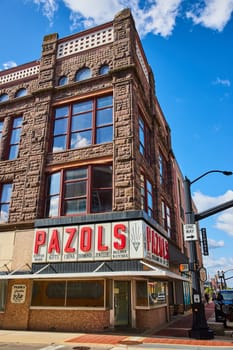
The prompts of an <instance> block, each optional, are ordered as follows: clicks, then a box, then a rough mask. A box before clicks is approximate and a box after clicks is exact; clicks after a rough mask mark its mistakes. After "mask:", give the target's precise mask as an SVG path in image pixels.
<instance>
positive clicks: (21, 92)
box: [15, 88, 27, 97]
mask: <svg viewBox="0 0 233 350" xmlns="http://www.w3.org/2000/svg"><path fill="white" fill-rule="evenodd" d="M26 95H27V89H25V88H22V89H19V90H18V91H16V94H15V97H23V96H26Z"/></svg>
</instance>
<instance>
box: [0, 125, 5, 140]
mask: <svg viewBox="0 0 233 350" xmlns="http://www.w3.org/2000/svg"><path fill="white" fill-rule="evenodd" d="M3 125H4V121H3V120H0V141H1V139H2V131H3Z"/></svg>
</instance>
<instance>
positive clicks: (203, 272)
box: [199, 267, 207, 282]
mask: <svg viewBox="0 0 233 350" xmlns="http://www.w3.org/2000/svg"><path fill="white" fill-rule="evenodd" d="M199 274H200V280H201V281H202V282H205V281H206V280H207V271H206V268H205V267H201V268H200V270H199Z"/></svg>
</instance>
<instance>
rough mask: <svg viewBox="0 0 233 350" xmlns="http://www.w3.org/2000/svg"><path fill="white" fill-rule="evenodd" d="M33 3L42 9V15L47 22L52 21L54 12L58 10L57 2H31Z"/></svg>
mask: <svg viewBox="0 0 233 350" xmlns="http://www.w3.org/2000/svg"><path fill="white" fill-rule="evenodd" d="M33 2H34V3H35V4H36V5H38V6H41V7H42V13H43V15H44V16H45V17H47V18H48V20H49V21H50V22H51V24H52V21H53V16H54V13H55V11H56V10H57V9H58V5H57V0H33Z"/></svg>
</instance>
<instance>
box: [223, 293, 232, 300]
mask: <svg viewBox="0 0 233 350" xmlns="http://www.w3.org/2000/svg"><path fill="white" fill-rule="evenodd" d="M221 294H222V296H223V299H224V300H232V299H233V291H232V292H221Z"/></svg>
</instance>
